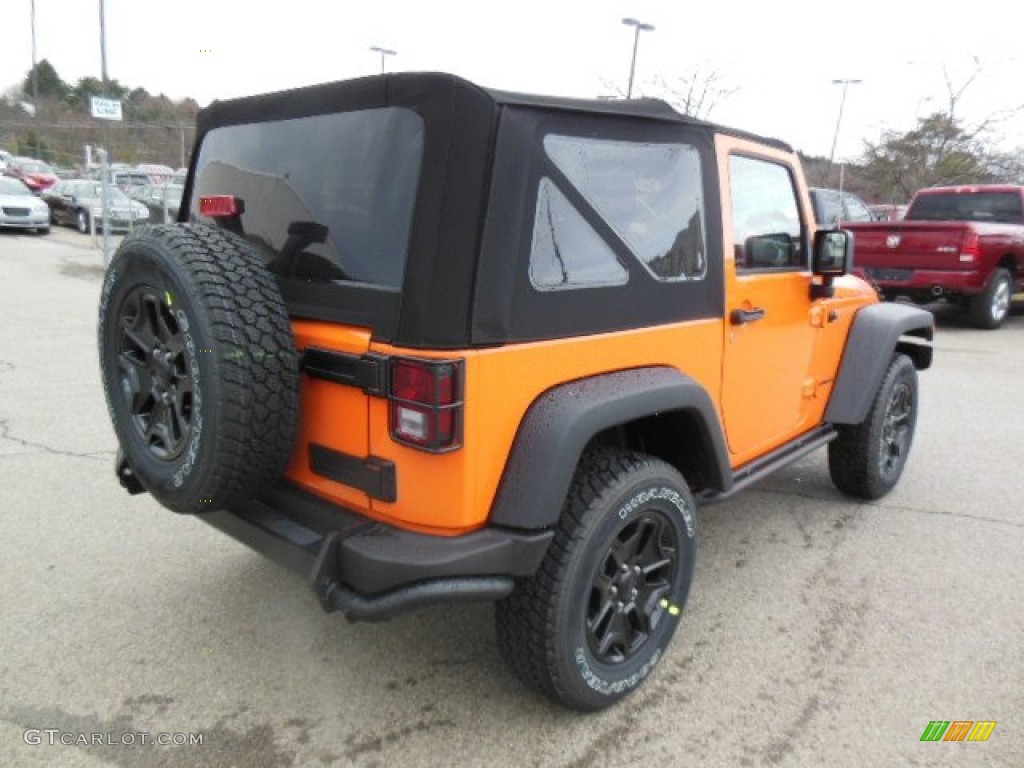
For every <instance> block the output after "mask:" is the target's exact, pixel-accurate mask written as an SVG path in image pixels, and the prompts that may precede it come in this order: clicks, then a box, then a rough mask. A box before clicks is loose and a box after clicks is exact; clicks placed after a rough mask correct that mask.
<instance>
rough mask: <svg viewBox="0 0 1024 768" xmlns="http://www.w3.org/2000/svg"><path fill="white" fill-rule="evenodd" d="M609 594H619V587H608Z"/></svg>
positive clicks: (613, 595)
mask: <svg viewBox="0 0 1024 768" xmlns="http://www.w3.org/2000/svg"><path fill="white" fill-rule="evenodd" d="M608 594H609V595H611V596H612V597H615V595H617V594H619V588H618V587H608Z"/></svg>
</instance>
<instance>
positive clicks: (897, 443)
mask: <svg viewBox="0 0 1024 768" xmlns="http://www.w3.org/2000/svg"><path fill="white" fill-rule="evenodd" d="M916 424H917V370H916V369H915V368H914V363H913V362H912V361H911V360H910V358H909V357H907V356H906V355H896V356H895V357H894V358H893V360H892V363H890V365H889V370H888V371H886V374H885V376H884V377H883V379H882V383H881V385H880V386H879V388H878V392H877V393H876V394H875V399H874V402H872V404H871V409H870V410H869V411H868V417H867V418H866V419H865V420H864V422H863V423H861V424H855V425H841V426H840V427H839V437H838V438H836V439H835V440H833V441H832V442H831V443H829V446H828V468H829V474H830V475H831V476H832V482H833V483H834V484H835V486H836V488H838V489H839V490H840V491H842V492H843V493H845V494H847V495H849V496H856V497H857V498H861V499H879V498H881V497H882V496H885V494H887V493H888V492H889V491H891V490H892V489H893V488H894V487H895V486H896V483H897V482H899V479H900V476H901V475H902V474H903V468H904V467H905V466H906V463H907V456H908V455H909V454H910V445H911V443H912V442H913V439H914V427H915V425H916Z"/></svg>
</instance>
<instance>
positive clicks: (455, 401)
mask: <svg viewBox="0 0 1024 768" xmlns="http://www.w3.org/2000/svg"><path fill="white" fill-rule="evenodd" d="M390 368H391V375H390V383H389V387H388V400H389V401H390V406H389V408H390V427H391V437H392V438H393V439H394V440H396V441H397V442H399V443H404V444H405V445H410V446H413V447H414V448H421V449H423V450H425V451H432V452H434V453H444V452H447V451H454V450H456V449H458V448H459V447H461V445H462V409H463V401H462V361H460V360H424V359H419V358H407V357H397V358H393V359H392V360H391V366H390Z"/></svg>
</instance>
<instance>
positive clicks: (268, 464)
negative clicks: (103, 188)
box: [99, 224, 298, 513]
mask: <svg viewBox="0 0 1024 768" xmlns="http://www.w3.org/2000/svg"><path fill="white" fill-rule="evenodd" d="M99 347H100V349H99V352H100V368H101V373H102V377H103V387H104V392H105V394H106V398H107V407H108V409H109V411H110V418H111V421H112V422H113V425H114V431H115V432H116V433H117V438H118V441H119V442H120V444H121V448H122V450H123V451H124V454H125V457H126V458H127V460H128V463H129V464H130V465H131V467H132V469H133V471H134V473H135V475H136V476H137V477H138V479H139V481H140V482H141V483H142V485H143V487H145V489H146V490H147V491H149V492H150V493H151V494H152V495H153V496H154V497H155V498H156V499H157V500H158V501H160V503H162V504H163V505H164V506H167V507H169V508H170V509H173V510H174V511H176V512H182V513H197V512H203V511H206V510H210V509H218V508H223V507H227V506H230V505H232V504H236V503H238V502H240V501H243V500H245V499H246V498H249V497H251V496H254V495H256V494H258V493H259V491H260V490H262V489H263V488H264V487H265V485H266V484H267V483H268V482H270V481H272V480H274V479H275V478H277V477H278V476H279V475H280V473H281V472H282V471H283V469H284V465H285V462H287V460H288V457H289V455H290V454H291V449H292V445H293V442H294V434H295V429H296V414H297V401H298V394H297V392H298V389H297V387H298V383H297V379H298V370H297V354H296V350H295V345H294V341H293V338H292V331H291V325H290V323H289V320H288V314H287V312H286V310H285V307H284V302H283V301H282V299H281V295H280V292H279V291H278V288H277V285H276V283H275V282H274V279H273V277H272V276H271V275H270V274H269V273H268V272H267V271H266V270H265V268H264V266H263V263H262V261H261V259H260V257H259V256H258V255H257V254H256V252H255V251H254V250H253V249H252V248H251V247H250V246H249V245H248V243H247V242H246V241H245V240H244V239H242V238H240V237H236V236H235V235H233V234H231V233H228V232H224V231H222V230H218V229H214V228H212V227H207V226H199V225H191V224H168V225H160V226H149V227H142V228H140V229H137V230H135V231H134V232H132V233H131V234H129V235H128V236H127V237H125V239H124V240H123V241H122V243H121V246H120V248H119V249H118V251H117V254H116V255H115V256H114V259H113V260H112V261H111V263H110V266H109V267H108V269H107V273H106V277H105V279H104V283H103V290H102V294H101V298H100V315H99Z"/></svg>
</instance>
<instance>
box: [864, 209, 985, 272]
mask: <svg viewBox="0 0 1024 768" xmlns="http://www.w3.org/2000/svg"><path fill="white" fill-rule="evenodd" d="M850 229H852V230H853V231H854V236H855V238H856V239H855V251H854V252H855V258H856V263H857V266H858V267H863V268H866V269H868V270H871V268H884V269H909V270H914V269H930V270H960V269H964V268H965V267H966V266H968V265H965V264H964V263H962V262H961V261H960V252H961V249H962V246H963V241H964V236H965V234H966V232H967V227H966V226H964V225H963V224H962V223H960V222H956V221H907V222H902V223H900V224H868V225H859V226H851V227H850Z"/></svg>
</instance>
